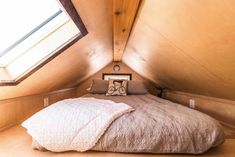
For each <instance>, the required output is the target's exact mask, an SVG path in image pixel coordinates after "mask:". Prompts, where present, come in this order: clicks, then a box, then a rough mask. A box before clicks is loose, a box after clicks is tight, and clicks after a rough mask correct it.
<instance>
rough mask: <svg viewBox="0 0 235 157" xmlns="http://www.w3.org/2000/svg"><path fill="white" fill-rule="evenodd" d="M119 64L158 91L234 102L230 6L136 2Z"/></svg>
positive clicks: (217, 0) (234, 17)
mask: <svg viewBox="0 0 235 157" xmlns="http://www.w3.org/2000/svg"><path fill="white" fill-rule="evenodd" d="M122 60H123V62H124V63H126V64H127V65H128V66H130V67H131V68H132V69H134V70H135V71H136V72H138V73H139V74H141V75H144V76H145V77H147V78H149V79H151V80H152V81H154V82H156V83H158V84H160V85H161V86H162V87H167V88H170V89H173V90H178V91H184V92H190V93H196V94H201V95H208V96H213V97H219V98H227V99H233V100H235V1H234V0H224V1H221V0H145V1H142V5H141V8H140V10H139V14H138V16H137V19H136V21H135V24H134V28H133V29H132V33H131V36H130V38H129V41H128V44H127V47H126V49H125V52H124V56H123V59H122Z"/></svg>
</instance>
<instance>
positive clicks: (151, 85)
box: [77, 62, 159, 96]
mask: <svg viewBox="0 0 235 157" xmlns="http://www.w3.org/2000/svg"><path fill="white" fill-rule="evenodd" d="M115 64H117V63H115V62H112V63H110V64H109V65H108V66H106V67H105V68H103V69H102V70H100V71H99V72H97V73H96V74H95V75H93V76H91V77H90V78H88V79H87V80H85V81H84V82H82V83H81V84H80V85H79V86H78V87H77V96H82V95H84V94H87V93H88V92H87V90H86V89H87V88H89V87H90V85H91V82H92V80H93V79H102V74H103V73H131V74H132V80H139V81H144V83H145V86H146V87H147V88H148V90H149V92H150V93H152V94H154V95H156V93H157V88H158V87H159V86H158V85H157V84H155V83H153V82H151V81H149V80H148V79H146V78H143V77H142V76H140V75H139V74H137V73H136V72H135V71H133V70H132V69H130V68H129V67H128V66H126V65H125V64H123V63H118V64H119V65H120V67H121V69H120V71H118V72H115V71H114V70H113V66H114V65H115Z"/></svg>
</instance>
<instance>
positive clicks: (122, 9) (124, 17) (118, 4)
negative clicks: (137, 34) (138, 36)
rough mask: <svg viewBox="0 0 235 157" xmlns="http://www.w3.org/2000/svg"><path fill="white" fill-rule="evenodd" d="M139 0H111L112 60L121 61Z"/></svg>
mask: <svg viewBox="0 0 235 157" xmlns="http://www.w3.org/2000/svg"><path fill="white" fill-rule="evenodd" d="M140 1H141V0H113V60H114V61H121V59H122V55H123V53H124V50H125V47H126V44H127V41H128V37H129V35H130V32H131V29H132V26H133V23H134V20H135V16H136V13H137V11H138V8H139V4H140Z"/></svg>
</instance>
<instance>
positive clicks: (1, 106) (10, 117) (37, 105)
mask: <svg viewBox="0 0 235 157" xmlns="http://www.w3.org/2000/svg"><path fill="white" fill-rule="evenodd" d="M74 97H76V89H75V88H71V89H65V90H60V91H55V92H51V93H45V94H39V95H31V96H25V97H18V98H13V99H7V100H0V131H1V130H4V129H6V128H9V127H11V126H14V125H16V124H18V123H19V122H21V121H22V120H24V119H26V118H28V117H29V116H31V115H32V114H34V113H36V112H38V111H40V110H41V109H43V108H44V103H43V99H44V98H48V100H49V104H52V103H55V102H57V101H59V100H63V99H66V98H74Z"/></svg>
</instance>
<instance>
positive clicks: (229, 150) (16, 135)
mask: <svg viewBox="0 0 235 157" xmlns="http://www.w3.org/2000/svg"><path fill="white" fill-rule="evenodd" d="M228 133H229V136H227V135H228V134H227V130H226V129H225V134H226V137H227V139H226V141H225V143H224V144H223V145H222V146H220V147H218V148H214V149H211V150H210V151H208V152H207V153H204V154H203V155H182V154H165V155H162V154H159V155H155V154H123V153H108V152H94V151H90V152H86V153H78V152H65V153H52V152H40V151H37V150H33V149H32V148H31V137H30V136H29V135H28V134H27V133H26V130H25V129H24V128H23V127H21V126H20V125H18V126H15V127H12V128H10V129H8V130H6V131H3V132H1V133H0V157H19V156H24V157H49V156H50V157H53V156H55V157H68V156H69V157H73V156H76V157H109V156H112V157H134V156H137V157H138V156H139V157H149V156H151V157H180V156H183V157H191V156H203V157H209V156H210V157H224V156H226V157H234V154H235V149H233V148H235V137H234V136H231V132H228ZM232 135H234V134H232Z"/></svg>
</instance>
